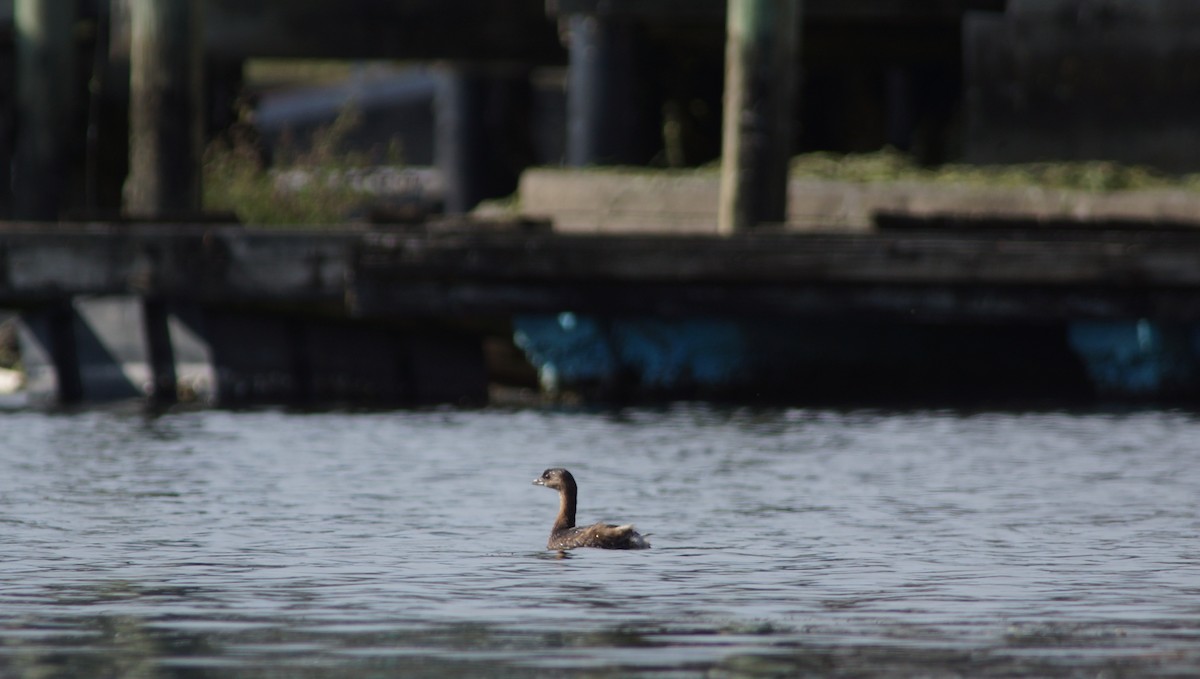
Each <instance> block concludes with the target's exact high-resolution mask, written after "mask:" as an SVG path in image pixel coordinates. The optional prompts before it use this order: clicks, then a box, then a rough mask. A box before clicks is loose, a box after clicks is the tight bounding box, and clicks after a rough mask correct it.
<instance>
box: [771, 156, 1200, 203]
mask: <svg viewBox="0 0 1200 679" xmlns="http://www.w3.org/2000/svg"><path fill="white" fill-rule="evenodd" d="M791 172H792V176H793V177H801V178H811V179H828V180H831V181H847V182H861V183H868V182H895V181H918V182H930V183H934V184H969V185H975V186H1002V187H1026V186H1039V187H1045V188H1052V189H1074V190H1080V191H1093V192H1106V191H1128V190H1138V189H1152V188H1177V189H1189V190H1200V175H1184V176H1171V175H1167V174H1164V173H1161V172H1158V171H1156V170H1154V169H1152V168H1148V167H1144V166H1140V165H1124V164H1121V163H1116V162H1112V161H1104V160H1095V161H1055V162H1037V163H1014V164H1009V165H968V164H965V163H948V164H945V165H939V166H935V167H926V166H922V165H919V164H917V163H916V162H914V161H913V160H912V158H910V157H909V156H907V155H905V154H903V153H901V152H899V151H896V150H895V149H890V148H889V149H883V150H880V151H875V152H872V153H851V154H837V153H827V152H814V153H805V154H802V155H799V156H796V157H795V158H793V159H792V165H791Z"/></svg>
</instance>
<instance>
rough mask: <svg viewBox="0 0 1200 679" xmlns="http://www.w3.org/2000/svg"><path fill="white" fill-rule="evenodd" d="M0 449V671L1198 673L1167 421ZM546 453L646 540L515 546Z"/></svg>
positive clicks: (12, 437) (82, 433)
mask: <svg viewBox="0 0 1200 679" xmlns="http://www.w3.org/2000/svg"><path fill="white" fill-rule="evenodd" d="M0 427H2V428H3V432H4V434H3V439H2V443H0V531H2V532H0V535H2V539H3V545H4V546H3V552H2V556H0V676H6V677H7V676H31V677H58V676H64V677H65V676H80V677H105V676H114V677H115V676H121V677H239V676H253V677H351V678H356V677H357V678H361V677H376V676H541V675H547V676H640V675H647V676H648V675H654V676H673V677H691V676H718V677H758V676H764V677H765V676H845V677H863V676H913V675H919V676H929V677H941V676H947V677H949V676H982V677H993V676H994V677H1002V676H1003V677H1008V676H1064V677H1068V676H1072V677H1073V676H1079V677H1100V676H1103V677H1120V676H1130V677H1144V676H1164V677H1165V676H1181V677H1182V676H1193V675H1196V674H1198V673H1200V545H1198V544H1197V534H1198V532H1200V511H1198V509H1197V502H1198V498H1200V455H1198V453H1197V448H1198V446H1197V443H1198V442H1200V419H1197V418H1196V417H1194V416H1192V415H1188V414H1179V413H1162V412H1142V413H1135V414H1118V415H1113V414H1064V413H1038V414H971V415H962V414H953V413H940V412H918V413H883V412H833V411H812V410H782V409H781V410H719V409H711V408H704V407H691V406H689V407H682V406H681V407H675V408H671V409H667V410H661V411H651V410H634V411H624V412H620V413H599V414H597V413H578V412H574V413H564V412H544V411H533V410H531V411H499V410H491V411H482V412H458V411H438V412H420V413H411V412H410V413H377V414H320V415H303V414H288V413H279V412H258V413H230V412H200V413H183V414H174V415H168V416H163V417H158V418H148V417H144V416H141V415H138V414H131V413H114V412H90V413H83V414H75V415H48V414H41V413H32V412H20V411H18V412H8V413H3V414H0ZM552 465H563V466H567V467H569V468H570V469H572V470H573V471H574V472H575V473H576V476H577V478H578V479H579V482H580V486H581V500H580V519H581V520H584V521H594V520H601V519H604V520H619V521H633V522H635V523H637V525H638V527H639V529H641V530H642V531H644V532H649V533H651V534H652V537H651V540H652V541H653V543H654V549H651V550H649V551H644V552H606V551H598V550H582V551H578V552H573V553H571V554H570V555H569V558H556V555H554V554H552V553H547V552H545V551H543V550H542V546H543V545H544V543H545V539H546V534H547V532H548V530H549V525H550V521H551V519H552V515H553V513H554V511H555V497H554V495H553V493H551V492H550V491H547V490H545V489H542V488H538V487H535V486H532V485H530V481H531V479H532V478H533V477H534V476H535V475H536V474H538V473H539V472H541V470H542V469H543V468H545V467H547V466H552Z"/></svg>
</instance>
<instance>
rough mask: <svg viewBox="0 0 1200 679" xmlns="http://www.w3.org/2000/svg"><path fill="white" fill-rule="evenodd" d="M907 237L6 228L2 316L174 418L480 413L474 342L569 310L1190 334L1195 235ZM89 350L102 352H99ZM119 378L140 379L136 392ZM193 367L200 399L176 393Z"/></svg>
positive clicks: (59, 368)
mask: <svg viewBox="0 0 1200 679" xmlns="http://www.w3.org/2000/svg"><path fill="white" fill-rule="evenodd" d="M905 226H906V228H899V229H890V230H881V231H878V232H875V233H869V234H795V233H771V232H763V231H758V232H751V233H739V234H735V235H732V236H651V235H630V236H612V235H604V236H587V235H563V234H555V233H553V232H550V231H549V230H548V229H546V228H545V225H539V224H536V223H513V224H497V223H476V222H469V221H453V222H450V221H448V222H443V223H440V224H431V225H429V227H428V228H426V229H420V230H415V229H411V228H408V229H401V228H365V227H346V228H339V229H337V230H327V231H326V230H304V231H300V230H292V231H285V230H276V229H249V228H245V227H241V226H234V225H205V224H95V223H93V224H61V225H57V226H53V227H48V226H46V225H44V224H42V225H35V224H7V225H4V226H2V227H0V307H3V308H9V309H16V310H19V311H20V313H21V314H22V316H23V318H24V319H26V326H27V328H28V332H27V333H26V339H27V342H28V344H29V345H30V346H33V347H35V348H36V349H35V350H34V351H33V352H31V353H30V354H29V359H28V360H29V364H30V366H31V367H33V368H34V371H33V373H34V374H33V378H32V380H33V381H34V382H35V383H37V384H39V385H41V387H40V388H41V389H42V390H43V391H46V392H47V394H46V398H48V399H49V400H51V401H55V402H71V401H79V400H93V399H100V400H102V398H103V396H102V394H112V393H115V394H118V395H122V394H123V395H124V396H151V397H153V396H155V394H157V397H158V398H160V399H162V400H165V401H168V402H169V401H171V400H173V399H174V398H175V397H176V396H177V392H179V391H181V390H182V391H186V392H197V391H201V392H206V393H207V396H206V397H205V398H207V399H208V400H210V401H212V402H216V403H221V404H226V405H230V404H232V405H236V404H238V403H261V402H283V403H292V402H300V403H329V402H349V403H364V402H365V403H379V404H385V403H386V404H394V403H399V404H417V403H427V402H444V401H449V402H462V403H480V402H483V401H486V399H487V385H488V382H489V380H492V379H493V377H494V375H493V374H492V373H491V372H489V371H490V369H491V368H493V367H494V366H489V364H488V355H487V354H488V350H487V345H488V343H489V342H495V341H499V342H501V343H511V340H512V333H513V328H514V327H515V326H514V319H521V318H531V317H550V318H553V317H557V316H559V315H561V314H563V313H570V314H574V315H578V316H580V317H594V318H599V319H650V318H652V319H655V321H656V322H666V323H671V322H675V321H678V322H682V323H687V322H690V321H693V320H694V319H717V320H719V321H721V322H729V323H735V324H736V323H743V322H748V323H758V324H762V323H768V324H770V323H775V322H781V323H797V322H799V323H810V324H824V325H827V326H837V327H842V326H845V327H851V328H853V327H860V328H871V327H885V326H893V327H894V326H904V327H909V328H921V329H923V330H922V332H924V331H925V330H929V331H930V332H937V329H938V328H957V329H960V330H961V329H962V328H972V327H973V328H979V329H983V331H984V332H987V331H986V329H987V328H993V329H995V333H997V334H999V335H1003V334H1004V333H1005V332H1007V331H1008V330H1010V329H1012V328H1014V327H1016V328H1022V327H1023V328H1037V329H1039V332H1042V331H1044V330H1046V329H1048V328H1060V330H1059V331H1055V332H1057V335H1055V332H1051V333H1050V334H1049V336H1060V337H1061V341H1062V342H1063V343H1064V346H1065V342H1066V339H1065V338H1066V337H1067V334H1068V330H1067V329H1068V328H1069V327H1071V326H1072V324H1080V323H1085V324H1086V323H1116V324H1120V323H1139V322H1141V323H1146V322H1150V323H1155V324H1160V325H1162V326H1163V327H1171V328H1191V327H1194V326H1195V327H1200V325H1197V324H1200V232H1198V231H1194V230H1192V229H1190V228H1185V227H1183V226H1171V225H1160V226H1159V227H1157V228H1143V229H1130V228H1104V225H1092V227H1095V228H1083V227H1081V226H1079V225H1071V224H1060V225H1058V226H1057V228H1055V227H1054V226H1050V227H1044V228H1028V227H1021V228H1017V227H1015V226H1013V225H992V228H983V229H978V228H975V229H968V228H948V227H946V226H941V227H940V228H911V225H905ZM1118 226H1119V225H1118ZM102 312H103V313H102ZM104 314H108V318H109V319H110V320H108V321H100V320H98V319H100V318H102V317H103V315H104ZM114 314H115V315H114ZM114 319H115V320H114ZM1002 328H1003V329H1002ZM1189 332H1191V331H1189ZM106 333H107V334H108V336H106ZM862 340H863V338H861V337H860V338H858V340H857V341H862ZM89 347H91V348H92V349H96V348H101V349H103V350H102V351H98V352H97V351H93V355H92V356H91V357H89V356H88V355H87V351H88V348H89ZM114 347H116V348H114ZM122 347H123V348H122ZM965 349H966V350H967V351H968V352H969V351H970V347H966V348H965ZM869 353H870V352H864V355H867V354H869ZM36 356H41V357H42V360H41V361H40V362H39V360H38V359H37V358H36ZM185 356H188V357H189V358H186V359H185ZM1029 360H1030V361H1032V363H1028V365H1029V366H1031V367H1036V366H1035V364H1036V360H1037V359H1035V358H1030V359H1029ZM96 361H99V362H100V363H104V362H112V363H113V364H114V365H118V366H124V367H120V368H114V367H111V366H110V368H108V369H106V370H105V369H101V368H97V367H96V366H95V365H93V364H94V363H95V362H96ZM185 364H187V365H185ZM129 365H138V366H141V367H139V368H137V369H136V370H134V371H133V372H134V373H136V375H135V376H134V377H130V375H131V372H130V369H129V367H128V366H129ZM39 366H40V367H39ZM89 366H91V367H90V368H89ZM188 366H190V367H188ZM197 366H199V367H197ZM39 370H40V372H39ZM196 370H200V372H201V373H203V375H204V378H203V380H201V382H204V381H205V380H206V381H207V384H206V385H205V384H201V385H200V386H196V384H195V383H194V382H195V380H194V379H193V380H191V381H189V378H187V377H186V374H188V373H189V371H191V372H193V373H194V372H195V371H196ZM139 371H140V372H139ZM118 373H119V375H118V380H117V381H118V382H122V381H123V382H126V383H128V387H129V388H128V389H124V390H117V391H116V392H112V391H111V389H110V387H104V388H103V389H102V388H101V387H100V386H96V385H97V384H98V383H97V377H96V376H97V375H108V377H110V378H111V377H112V376H113V375H114V374H118ZM860 377H861V376H860ZM846 379H847V384H849V383H852V382H853V381H854V379H857V378H853V379H852V378H850V377H847V378H846ZM89 385H91V386H89ZM180 385H191V386H187V387H186V389H183V388H181V386H180ZM89 389H90V390H91V391H89Z"/></svg>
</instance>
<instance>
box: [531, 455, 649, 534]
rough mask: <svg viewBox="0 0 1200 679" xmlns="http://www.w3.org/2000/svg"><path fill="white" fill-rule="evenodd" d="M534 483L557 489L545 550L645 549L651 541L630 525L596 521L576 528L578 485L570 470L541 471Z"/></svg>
mask: <svg viewBox="0 0 1200 679" xmlns="http://www.w3.org/2000/svg"><path fill="white" fill-rule="evenodd" d="M533 485H535V486H545V487H547V488H552V489H554V490H557V491H558V518H556V519H555V520H554V527H553V528H551V529H550V541H549V542H547V543H546V549H558V550H564V549H574V548H576V547H599V548H600V549H647V548H649V547H650V543H649V542H647V541H646V538H645V537H643V536H642V535H641V534H639V533H638V532H637V531H636V530H634V529H633V526H632V525H624V526H616V525H613V524H607V523H595V524H592V525H590V526H582V527H579V528H576V527H575V499H576V496H577V495H578V493H579V487H578V486H576V485H575V477H574V476H571V472H569V471H567V470H565V469H562V468H561V467H555V468H553V469H547V470H546V471H544V472H542V475H541V476H539V477H537V478H536V479H534V480H533Z"/></svg>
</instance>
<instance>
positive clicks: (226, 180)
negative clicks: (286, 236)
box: [204, 108, 397, 225]
mask: <svg viewBox="0 0 1200 679" xmlns="http://www.w3.org/2000/svg"><path fill="white" fill-rule="evenodd" d="M360 121H361V115H360V114H359V113H358V111H357V110H355V109H353V108H346V109H344V110H343V111H342V112H341V113H340V114H339V115H338V117H337V119H336V120H334V121H333V122H332V123H331V124H330V125H328V126H327V127H324V128H321V129H319V130H317V131H316V132H315V133H314V134H313V136H312V143H311V144H310V146H309V148H308V149H307V150H302V151H298V150H295V148H294V145H291V144H284V145H282V148H281V149H280V150H279V151H278V152H277V158H276V162H275V164H274V166H273V167H270V168H269V167H267V166H266V162H265V160H264V157H263V154H262V152H261V149H260V148H259V145H258V143H257V142H256V141H255V140H254V138H253V136H252V135H251V134H249V133H248V132H247V131H246V130H245V128H238V129H235V130H234V131H232V132H231V133H229V134H228V135H226V136H224V137H222V138H221V139H218V140H217V141H215V142H213V143H212V144H210V145H209V147H208V148H207V149H206V151H205V154H204V209H205V210H208V211H212V212H232V213H233V214H235V215H237V218H238V220H239V221H241V222H242V223H243V224H255V225H281V224H289V225H296V224H307V225H315V224H331V223H336V222H342V221H345V219H346V217H347V215H348V214H350V213H351V212H353V211H354V209H355V208H356V207H357V206H359V205H361V204H362V203H363V202H364V201H365V200H366V199H367V198H368V197H369V195H370V194H369V193H368V192H367V191H365V190H363V189H362V188H360V187H359V186H357V185H355V183H354V182H352V181H347V177H349V176H351V175H353V173H354V172H356V171H361V170H364V169H365V168H367V167H369V166H370V165H371V162H370V161H371V159H370V157H369V156H368V154H365V153H355V152H349V151H344V150H343V148H344V146H345V141H346V138H347V136H348V135H349V134H350V133H351V132H352V131H353V130H354V128H355V127H357V126H358V125H359V123H360ZM389 155H391V156H395V155H397V152H396V150H395V149H392V150H390V151H389Z"/></svg>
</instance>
